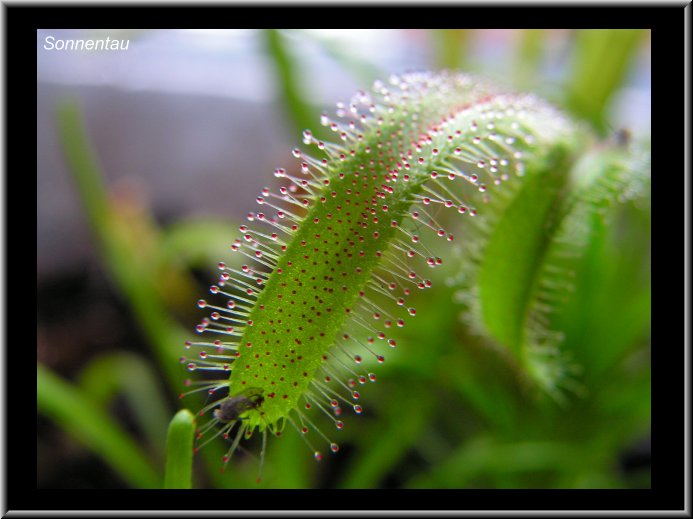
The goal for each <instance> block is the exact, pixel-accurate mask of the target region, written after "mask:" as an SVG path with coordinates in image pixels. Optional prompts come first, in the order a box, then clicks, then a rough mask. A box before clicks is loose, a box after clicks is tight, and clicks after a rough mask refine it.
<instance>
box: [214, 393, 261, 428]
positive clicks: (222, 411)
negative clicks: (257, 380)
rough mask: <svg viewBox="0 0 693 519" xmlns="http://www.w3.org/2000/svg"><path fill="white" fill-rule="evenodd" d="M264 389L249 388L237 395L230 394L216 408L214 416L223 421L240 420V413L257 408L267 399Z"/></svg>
mask: <svg viewBox="0 0 693 519" xmlns="http://www.w3.org/2000/svg"><path fill="white" fill-rule="evenodd" d="M261 393H262V389H259V388H249V389H247V390H245V391H243V392H242V393H239V394H237V395H236V396H230V397H228V398H226V399H224V401H223V402H222V403H221V405H220V406H219V407H218V408H217V409H215V410H214V418H216V419H217V420H219V421H220V422H222V423H228V422H233V421H235V420H238V419H239V417H240V415H242V414H243V413H244V412H246V411H248V410H250V409H257V408H258V407H260V406H261V405H262V402H264V401H265V398H264V397H263V396H262V394H261Z"/></svg>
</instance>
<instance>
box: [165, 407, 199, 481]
mask: <svg viewBox="0 0 693 519" xmlns="http://www.w3.org/2000/svg"><path fill="white" fill-rule="evenodd" d="M194 433H195V417H194V416H193V414H192V413H191V412H190V411H188V410H187V409H182V410H180V411H178V413H176V415H175V416H174V417H173V419H172V420H171V423H170V424H169V427H168V436H167V440H166V474H165V477H164V488H169V489H170V488H176V489H189V488H192V461H193V448H192V445H193V436H194Z"/></svg>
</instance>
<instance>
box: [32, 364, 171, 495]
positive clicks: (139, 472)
mask: <svg viewBox="0 0 693 519" xmlns="http://www.w3.org/2000/svg"><path fill="white" fill-rule="evenodd" d="M36 396H37V404H38V410H39V412H40V413H42V414H44V415H45V416H47V417H49V418H51V419H52V420H54V421H55V422H56V423H57V424H58V425H60V427H62V428H63V429H64V430H65V431H66V432H67V433H68V434H70V436H72V437H73V438H75V439H76V440H77V441H79V442H80V443H81V444H82V445H84V446H85V447H87V448H88V449H89V450H91V451H92V452H94V453H95V454H97V455H99V456H100V457H101V458H103V459H104V460H105V461H106V462H107V463H108V464H109V465H110V466H111V467H112V468H113V470H115V471H116V472H117V473H118V474H119V475H120V476H121V477H122V478H123V479H124V480H125V481H126V482H127V483H128V484H130V485H132V486H133V487H139V488H158V487H159V481H160V477H161V476H160V475H159V474H157V471H156V470H155V469H154V468H153V467H152V464H151V462H150V461H149V459H147V457H146V456H145V454H144V453H143V452H142V451H141V450H140V448H139V447H138V445H137V444H136V443H135V442H134V441H133V439H132V438H131V437H130V436H129V435H128V434H127V433H125V432H124V431H123V430H122V429H121V428H120V426H119V425H118V424H117V423H116V422H115V421H114V420H113V419H112V418H111V417H110V416H109V415H108V414H106V413H105V412H104V411H103V410H101V409H99V408H98V407H97V406H96V405H94V403H93V402H92V401H91V400H90V399H89V398H88V397H87V396H86V395H84V394H83V393H82V392H81V391H80V390H79V389H77V388H76V387H74V386H73V385H71V384H69V383H68V382H66V381H64V380H63V379H62V378H60V377H59V376H57V375H56V374H54V373H53V372H51V371H50V370H49V369H48V368H46V367H45V366H42V365H41V364H37V365H36Z"/></svg>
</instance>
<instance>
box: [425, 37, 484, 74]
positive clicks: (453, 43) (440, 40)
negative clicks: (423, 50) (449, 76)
mask: <svg viewBox="0 0 693 519" xmlns="http://www.w3.org/2000/svg"><path fill="white" fill-rule="evenodd" d="M430 33H431V35H432V37H433V46H434V49H435V64H436V67H438V68H439V69H449V70H458V69H459V70H464V69H466V68H468V59H467V56H468V54H469V48H470V43H471V41H472V38H473V35H474V31H473V30H471V29H430Z"/></svg>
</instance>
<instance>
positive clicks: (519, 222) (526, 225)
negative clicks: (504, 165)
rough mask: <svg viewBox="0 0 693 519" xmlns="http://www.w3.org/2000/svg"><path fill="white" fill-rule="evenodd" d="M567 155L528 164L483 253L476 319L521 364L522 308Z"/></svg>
mask: <svg viewBox="0 0 693 519" xmlns="http://www.w3.org/2000/svg"><path fill="white" fill-rule="evenodd" d="M569 161H570V155H569V154H568V153H567V150H565V149H560V148H554V149H553V150H552V153H551V155H550V156H549V157H547V158H546V160H545V161H539V162H537V163H535V164H533V167H534V168H536V170H535V171H530V172H528V173H527V178H526V179H525V180H524V181H523V183H522V186H521V188H520V191H519V193H518V194H517V195H516V196H514V197H513V199H512V201H511V202H510V203H509V205H508V206H507V207H506V208H505V210H504V212H503V214H502V216H501V217H500V218H499V220H498V222H497V223H496V225H495V227H494V230H493V233H492V234H491V236H490V238H489V241H488V244H487V245H486V248H485V251H484V261H483V263H482V264H481V266H480V268H479V273H478V278H477V284H478V290H479V305H480V307H481V314H482V315H481V318H482V320H483V323H484V326H485V327H486V329H487V330H488V332H489V333H490V335H491V336H492V337H493V338H494V339H495V340H496V341H498V342H499V343H500V344H502V345H503V346H505V347H506V348H509V349H510V350H511V351H512V352H513V353H514V354H515V355H516V356H517V357H518V358H519V359H522V357H523V352H522V351H521V349H522V344H523V339H524V337H523V333H524V329H525V321H526V316H527V307H528V303H529V299H530V295H531V291H532V287H533V285H534V283H535V280H536V277H537V273H538V272H539V271H540V269H541V265H542V259H543V257H544V252H545V251H546V249H547V247H548V246H549V243H550V242H551V240H552V238H553V220H554V215H553V214H552V213H553V212H554V211H555V210H556V207H557V206H558V205H559V204H560V198H561V197H560V193H561V188H562V187H563V185H564V184H565V182H566V179H567V178H568V174H567V171H568V170H569V167H570V163H569Z"/></svg>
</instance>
